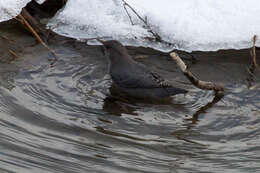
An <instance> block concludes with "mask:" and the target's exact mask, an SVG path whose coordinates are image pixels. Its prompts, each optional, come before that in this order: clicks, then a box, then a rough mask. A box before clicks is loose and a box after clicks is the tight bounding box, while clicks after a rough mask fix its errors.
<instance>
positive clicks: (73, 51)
mask: <svg viewBox="0 0 260 173" xmlns="http://www.w3.org/2000/svg"><path fill="white" fill-rule="evenodd" d="M53 48H54V50H55V51H56V52H57V54H58V56H59V60H58V61H57V62H56V63H55V65H54V66H53V67H52V66H50V62H49V61H48V58H49V57H50V54H49V53H48V51H46V50H45V49H44V48H42V47H41V46H40V45H38V46H35V47H34V48H28V49H27V51H25V52H24V53H23V54H22V55H21V57H20V59H19V60H17V61H15V62H13V63H11V64H6V63H1V64H0V69H1V70H0V85H1V86H0V95H1V97H0V172H3V173H13V172H15V173H28V172H37V173H54V172H55V173H56V172H66V173H76V172H77V173H83V172H98V173H117V172H118V173H123V172H132V173H139V172H140V173H141V172H147V173H155V172H156V173H182V172H234V173H245V172H260V88H259V85H257V84H259V73H257V76H256V78H255V83H254V84H256V85H254V87H253V88H252V89H248V87H247V82H246V81H245V77H246V76H247V72H246V70H245V69H246V66H247V64H245V62H247V61H248V59H244V60H243V61H241V60H239V59H241V58H242V59H243V58H244V57H246V56H245V55H244V54H246V53H244V52H239V51H234V52H232V51H231V52H228V51H227V52H220V53H218V55H216V54H217V53H208V54H207V53H206V54H203V53H195V56H197V57H200V58H201V61H200V62H198V63H197V64H194V65H191V70H194V71H195V72H197V75H199V76H200V75H201V77H202V78H204V79H213V77H212V76H215V78H214V80H217V81H222V82H223V83H224V84H225V86H226V87H227V88H228V90H227V91H226V93H225V95H224V97H223V98H222V99H220V100H219V98H215V99H214V94H213V93H212V92H210V91H201V90H198V89H194V88H192V87H191V86H190V85H189V84H184V85H185V87H186V88H189V90H190V92H189V93H188V94H187V95H185V96H183V95H180V96H177V97H175V98H173V101H172V103H156V104H152V103H136V102H127V101H119V100H113V99H109V98H107V92H108V87H109V85H110V80H108V79H107V76H106V71H107V61H106V59H105V58H104V57H103V55H102V52H101V50H100V48H97V47H90V48H86V49H85V48H84V47H83V46H79V47H77V46H76V47H75V46H71V45H70V44H67V46H54V47H53ZM32 50H33V51H32ZM239 55H241V57H239ZM216 56H219V57H216ZM243 56H244V57H243ZM203 57H204V59H207V58H208V60H207V61H203ZM210 58H211V59H212V61H213V60H214V62H210V61H209V59H210ZM214 58H215V59H214ZM139 61H142V62H143V63H145V64H147V65H149V66H150V67H151V68H153V67H156V68H157V69H158V70H159V71H160V72H161V73H162V74H163V75H165V76H166V77H168V78H170V79H173V80H174V81H177V83H180V82H179V81H185V78H184V77H183V76H182V74H181V73H180V72H179V71H178V70H177V68H176V67H175V65H174V62H170V60H169V59H168V58H166V57H161V58H160V56H153V57H151V59H149V58H145V59H140V60H139ZM186 82H187V81H185V83H186Z"/></svg>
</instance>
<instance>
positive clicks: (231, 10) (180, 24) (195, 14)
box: [49, 0, 260, 51]
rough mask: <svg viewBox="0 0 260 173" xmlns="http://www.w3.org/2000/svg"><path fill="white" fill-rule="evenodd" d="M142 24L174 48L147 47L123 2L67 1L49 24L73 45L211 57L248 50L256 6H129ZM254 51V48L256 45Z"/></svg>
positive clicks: (148, 2) (240, 0) (256, 26)
mask: <svg viewBox="0 0 260 173" xmlns="http://www.w3.org/2000/svg"><path fill="white" fill-rule="evenodd" d="M126 2H127V3H129V4H130V5H131V6H132V7H133V8H134V9H135V10H136V12H137V13H138V14H139V15H140V16H142V18H143V19H145V18H146V19H147V21H148V24H149V25H150V26H151V28H152V30H153V31H154V32H156V33H158V34H159V35H160V36H161V38H162V39H163V40H164V41H167V42H170V43H174V44H175V45H174V46H167V45H164V44H157V43H154V42H152V41H151V42H148V41H147V39H145V38H146V37H152V35H151V33H150V32H148V29H147V28H145V27H144V24H143V23H142V22H141V20H139V19H138V17H137V16H136V15H135V14H134V13H133V12H132V11H131V10H130V9H129V8H127V9H128V12H129V13H130V15H131V18H132V19H133V21H134V25H131V22H130V20H129V17H128V16H127V14H126V11H125V9H124V7H123V2H122V0H106V1H104V0H95V1H93V0H68V2H67V5H66V7H65V8H64V9H63V10H62V11H61V12H60V13H58V14H57V15H56V16H55V18H54V19H53V20H52V21H51V22H50V23H49V26H50V27H51V28H52V29H53V30H54V31H55V32H57V33H59V34H62V35H66V36H69V37H74V38H77V39H83V38H93V37H111V38H110V39H118V40H120V41H122V42H123V43H125V44H127V45H137V46H139V45H144V46H149V47H153V48H156V49H160V50H164V51H169V50H170V49H174V48H177V49H181V50H186V51H195V50H201V51H215V50H219V49H242V48H248V47H251V46H252V37H253V36H254V35H255V34H260V18H259V16H260V6H259V5H257V4H258V2H259V1H258V0H250V1H244V0H229V1H226V0H217V1H212V0H185V1H183V0H160V1H158V0H128V1H126ZM257 45H258V46H259V45H260V44H259V42H257Z"/></svg>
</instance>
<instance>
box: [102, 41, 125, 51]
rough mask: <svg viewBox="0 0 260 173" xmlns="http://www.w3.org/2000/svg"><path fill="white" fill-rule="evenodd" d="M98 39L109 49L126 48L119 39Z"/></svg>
mask: <svg viewBox="0 0 260 173" xmlns="http://www.w3.org/2000/svg"><path fill="white" fill-rule="evenodd" d="M98 41H99V42H100V43H102V44H103V45H104V47H105V48H106V49H107V50H119V51H120V50H121V49H124V46H123V45H122V44H121V43H120V42H119V41H117V40H109V41H102V40H99V39H98Z"/></svg>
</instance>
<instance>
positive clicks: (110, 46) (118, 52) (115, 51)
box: [97, 39, 131, 61]
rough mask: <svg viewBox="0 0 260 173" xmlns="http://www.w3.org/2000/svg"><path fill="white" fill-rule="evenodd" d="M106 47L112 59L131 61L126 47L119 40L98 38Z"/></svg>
mask: <svg viewBox="0 0 260 173" xmlns="http://www.w3.org/2000/svg"><path fill="white" fill-rule="evenodd" d="M97 40H98V41H99V42H100V43H102V44H103V45H104V47H105V52H106V54H107V56H108V57H109V59H110V61H125V60H126V61H129V60H130V61H131V57H130V56H129V54H128V52H127V50H126V48H125V47H124V46H123V45H122V44H121V43H120V42H119V41H117V40H109V41H102V40H99V39H97Z"/></svg>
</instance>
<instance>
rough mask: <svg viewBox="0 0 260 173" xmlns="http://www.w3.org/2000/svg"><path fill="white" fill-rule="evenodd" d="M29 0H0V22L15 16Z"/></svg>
mask: <svg viewBox="0 0 260 173" xmlns="http://www.w3.org/2000/svg"><path fill="white" fill-rule="evenodd" d="M30 1H31V0H0V22H3V21H6V20H9V19H12V18H13V17H15V16H17V15H18V14H19V13H20V12H21V10H22V8H23V7H25V6H26V4H27V3H28V2H30Z"/></svg>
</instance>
